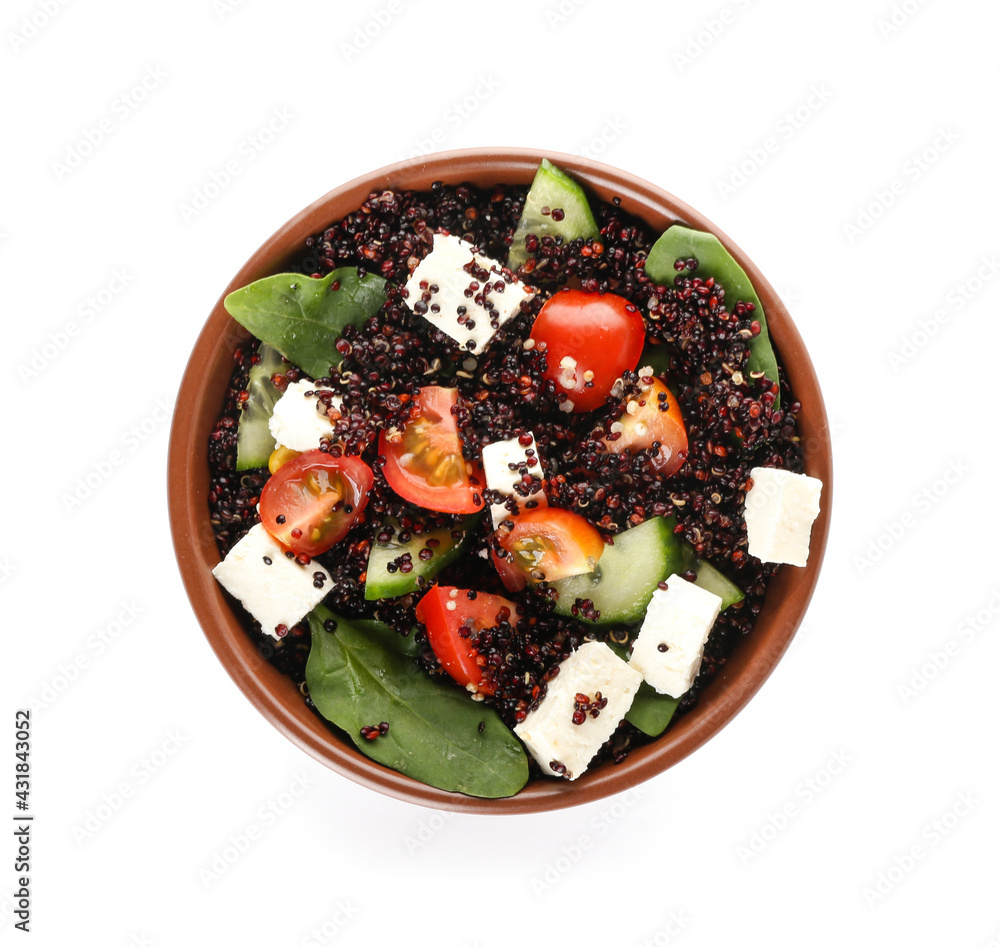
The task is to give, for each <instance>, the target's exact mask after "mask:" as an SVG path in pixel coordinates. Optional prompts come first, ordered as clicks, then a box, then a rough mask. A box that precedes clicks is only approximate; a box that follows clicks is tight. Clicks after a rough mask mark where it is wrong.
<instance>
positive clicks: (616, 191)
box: [168, 149, 832, 813]
mask: <svg viewBox="0 0 1000 947" xmlns="http://www.w3.org/2000/svg"><path fill="white" fill-rule="evenodd" d="M543 157H547V158H549V159H550V160H551V161H553V162H554V163H555V164H557V165H559V166H560V167H562V168H563V169H564V170H566V171H567V172H569V173H570V174H571V175H573V176H574V177H575V178H577V179H578V180H579V181H581V182H582V183H583V184H584V185H585V186H586V188H588V189H589V190H590V191H591V192H592V193H593V194H595V195H596V196H597V197H598V198H600V199H601V200H604V201H609V202H610V201H611V200H612V198H619V199H620V201H621V206H622V209H623V210H625V211H627V212H629V213H631V214H633V215H634V216H636V217H638V218H640V219H641V220H642V221H644V222H645V223H646V224H647V225H648V226H649V227H650V228H651V229H652V230H653V231H655V232H660V231H662V230H664V229H665V228H666V227H667V226H669V225H670V224H671V223H673V222H675V221H680V222H682V223H684V224H686V225H688V226H691V227H693V228H695V229H698V230H707V231H710V232H712V233H714V234H715V235H716V236H717V237H718V238H719V239H720V240H721V241H722V243H723V244H724V245H725V246H726V247H727V249H728V250H729V251H730V253H732V255H733V256H734V257H735V258H736V259H737V260H738V261H739V263H740V264H741V265H742V267H743V268H744V270H746V272H747V274H748V275H749V276H750V279H751V280H752V282H753V284H754V286H755V288H756V290H757V293H758V295H759V296H760V299H761V302H762V303H763V305H764V310H765V312H766V314H767V319H768V326H769V330H770V333H771V338H772V341H773V344H774V347H775V348H776V350H777V352H778V358H779V360H780V361H781V363H782V365H783V367H784V369H785V372H786V374H787V376H788V379H789V382H790V384H791V387H792V390H793V391H794V392H795V395H796V398H797V400H799V401H801V403H802V411H801V414H800V416H799V428H800V430H799V434H800V436H801V439H802V443H803V445H804V453H805V471H806V473H808V474H809V475H811V476H813V477H817V478H819V479H820V480H822V481H823V503H822V507H823V508H822V512H821V513H820V516H819V518H818V519H817V521H816V523H815V524H814V526H813V530H812V538H811V543H810V555H809V564H808V566H806V567H805V568H794V567H791V566H785V567H783V568H782V569H781V570H780V571H779V573H778V575H777V576H776V577H775V578H774V579H773V581H772V583H771V585H770V587H769V589H768V593H767V597H766V601H765V604H764V608H763V610H762V612H761V614H760V616H759V618H758V620H757V624H756V627H755V628H754V630H753V632H752V633H751V634H750V635H748V636H747V637H746V638H745V639H743V640H741V641H740V642H738V644H737V647H736V648H735V649H734V652H733V653H732V655H731V656H730V658H729V659H728V661H727V663H726V665H725V666H724V667H723V668H722V669H721V671H720V672H719V673H718V674H717V675H716V676H715V677H714V678H713V679H712V680H711V682H710V683H709V684H708V686H707V687H706V688H705V689H704V690H703V691H702V693H701V695H700V698H699V701H698V704H697V706H696V707H695V708H694V709H693V710H691V711H690V712H688V713H687V714H685V715H683V716H681V717H679V718H678V719H677V720H676V721H675V722H674V723H673V724H672V725H671V727H670V728H669V729H668V730H667V732H666V733H665V734H664V735H663V736H661V737H659V738H658V739H656V740H655V741H653V742H652V743H649V744H647V745H644V746H641V747H638V748H636V749H634V750H632V751H631V752H630V754H629V756H628V758H627V759H626V760H625V762H624V763H622V764H620V765H617V766H613V765H607V766H603V767H599V768H597V769H595V770H594V772H592V773H585V774H584V775H583V776H581V777H580V778H579V779H578V780H576V781H574V782H572V783H568V782H565V781H563V780H556V779H540V780H534V781H532V782H529V783H528V785H527V786H526V787H525V788H524V789H523V790H522V791H521V792H520V793H518V794H517V795H516V796H513V797H510V798H507V799H479V798H475V797H471V796H465V795H462V794H459V793H452V792H446V791H444V790H440V789H435V788H433V787H430V786H426V785H424V784H422V783H418V782H416V781H415V780H413V779H410V778H409V777H407V776H403V775H402V774H400V773H397V772H395V771H393V770H389V769H386V768H385V767H383V766H381V765H380V764H378V763H375V762H373V761H372V760H369V759H368V758H367V757H365V756H363V755H362V754H361V753H360V752H359V751H358V750H357V749H355V747H354V745H353V744H352V743H351V742H350V740H349V739H348V738H347V737H346V736H344V735H342V734H340V733H339V732H336V731H334V730H332V729H331V728H330V727H329V726H328V725H327V724H326V723H325V722H324V721H323V720H322V719H321V718H320V717H319V716H318V715H316V714H315V713H314V712H313V711H312V710H310V709H309V708H308V707H307V706H306V704H305V701H304V700H303V699H302V695H301V694H300V693H299V690H298V688H297V687H296V685H295V684H294V683H293V682H292V681H291V680H290V679H289V678H287V677H285V676H284V675H283V674H281V673H280V672H279V671H278V670H277V669H276V668H274V667H273V666H272V665H271V664H270V663H269V662H268V661H267V660H266V659H265V658H264V657H262V656H261V655H260V654H259V653H258V647H257V645H256V644H255V642H254V641H253V640H252V639H251V637H250V636H249V635H248V634H247V632H246V631H245V630H244V621H245V618H244V615H243V613H242V609H241V608H240V607H239V605H237V604H235V603H234V602H233V601H232V600H230V599H229V598H228V597H227V596H226V595H225V593H224V592H223V590H222V588H221V587H220V586H219V585H218V583H217V582H216V581H215V579H214V577H213V576H212V568H213V567H214V566H215V565H216V564H217V563H218V561H219V553H218V550H217V548H216V545H215V538H214V535H213V532H212V528H211V525H210V523H209V509H208V499H207V496H208V488H209V463H208V443H209V435H210V433H211V431H212V428H213V426H214V424H215V422H216V420H217V418H218V416H219V414H220V412H221V410H222V403H223V397H224V394H225V391H226V388H227V385H228V383H229V379H230V376H231V374H232V370H233V360H232V352H233V348H234V346H235V345H236V344H237V342H239V341H240V340H241V339H245V338H247V333H246V331H245V330H243V329H242V328H241V327H240V326H238V325H237V324H236V323H235V322H234V321H233V320H232V319H231V318H230V316H229V314H228V313H227V312H226V310H225V308H224V306H223V299H224V298H225V296H226V295H227V294H228V293H229V292H231V291H232V290H234V289H237V288H239V287H241V286H244V285H246V284H247V283H250V282H252V281H253V280H256V279H260V278H261V277H264V276H268V275H270V274H273V273H279V272H282V271H284V270H287V269H288V268H289V267H290V265H291V264H292V262H293V261H295V260H297V259H300V258H301V257H302V256H303V254H304V249H305V240H306V238H307V237H309V236H310V235H312V234H315V233H317V232H319V231H322V230H323V229H325V228H326V227H327V226H329V224H330V223H332V222H334V221H336V220H339V219H340V218H342V217H344V216H346V215H347V214H348V213H350V212H352V211H354V210H356V209H357V208H358V207H359V206H360V205H361V204H362V203H363V202H364V201H365V200H366V199H367V197H368V196H369V194H371V193H372V192H380V191H383V190H386V189H392V190H428V189H430V187H431V185H432V184H433V183H434V182H435V181H442V182H444V183H446V184H459V183H463V182H467V183H472V184H476V185H480V186H490V185H494V184H500V183H505V184H525V185H527V184H529V183H530V182H531V179H532V177H533V176H534V173H535V171H536V169H537V167H538V163H539V161H540V160H541V158H543ZM169 471H170V474H169V480H168V487H169V507H170V520H171V529H172V532H173V540H174V547H175V550H176V554H177V560H178V564H179V567H180V571H181V575H182V578H183V581H184V584H185V587H186V589H187V593H188V596H189V597H190V600H191V603H192V606H193V608H194V611H195V614H196V616H197V618H198V621H199V622H200V624H201V626H202V629H203V630H204V633H205V635H206V636H207V638H208V640H209V642H210V644H211V646H212V648H213V649H214V650H215V653H216V655H217V656H218V658H219V660H220V661H221V662H222V663H223V665H224V666H225V668H226V670H227V671H228V672H229V674H230V675H231V677H232V678H233V680H234V681H235V682H236V684H237V685H238V686H239V688H240V689H241V690H242V691H243V693H244V694H245V695H246V696H247V697H248V698H249V699H250V701H251V702H252V703H253V704H254V706H255V707H256V708H257V709H258V710H259V711H260V712H261V713H262V714H263V715H264V716H265V717H266V718H267V719H268V720H269V721H270V722H271V723H272V724H273V725H274V726H275V727H277V728H278V730H280V731H281V732H282V733H284V734H285V735H286V736H287V737H288V738H289V739H290V740H292V741H293V742H294V743H296V744H298V745H299V746H300V747H301V748H302V749H303V750H305V751H306V752H307V753H309V754H311V755H312V756H313V757H315V758H316V759H317V760H319V761H321V762H322V763H324V764H326V765H327V766H329V767H331V768H332V769H334V770H336V771H338V772H340V773H342V774H343V775H345V776H347V777H348V778H350V779H352V780H354V781H356V782H358V783H361V784H363V785H365V786H368V787H370V788H372V789H375V790H377V791H379V792H382V793H385V794H387V795H390V796H393V797H396V798H399V799H404V800H407V801H410V802H414V803H418V804H422V805H427V806H433V807H436V808H441V809H449V810H455V811H465V812H478V813H516V812H538V811H543V810H548V809H558V808H563V807H567V806H572V805H577V804H579V803H583V802H590V801H593V800H595V799H599V798H602V797H604V796H608V795H611V794H613V793H617V792H622V791H624V790H626V789H629V788H631V787H632V786H635V785H636V784H637V783H640V782H642V781H643V780H646V779H648V778H650V777H651V776H654V775H656V774H657V773H660V772H662V771H663V770H665V769H667V768H668V767H670V766H673V765H674V764H675V763H677V762H678V761H680V760H682V759H683V758H684V757H685V756H687V755H688V754H689V753H691V752H692V751H693V750H695V749H697V748H698V747H699V746H701V745H702V744H703V743H705V742H706V741H707V740H708V739H709V738H711V737H712V736H713V735H714V734H715V733H717V732H718V731H719V730H720V729H721V728H722V727H723V726H725V724H726V723H728V722H729V721H730V720H731V719H732V718H733V717H734V716H735V715H736V713H737V712H739V710H740V709H741V708H742V707H743V706H744V705H745V704H746V703H747V701H749V700H750V698H751V697H752V696H753V695H754V694H755V693H756V692H757V690H758V689H759V688H760V686H761V684H762V683H763V682H764V680H765V679H766V678H767V676H768V675H769V674H770V673H771V671H772V670H773V669H774V666H775V665H776V664H777V662H778V660H779V659H780V658H781V656H782V654H783V653H784V651H785V649H786V648H787V647H788V645H789V643H790V641H791V639H792V636H793V635H794V634H795V631H796V629H797V628H798V626H799V623H800V622H801V620H802V617H803V615H804V613H805V610H806V608H807V606H808V604H809V600H810V598H811V597H812V593H813V589H814V588H815V585H816V582H817V579H818V576H819V570H820V566H821V564H822V561H823V554H824V551H825V547H826V540H827V533H828V530H829V521H830V509H831V496H832V462H831V449H830V437H829V429H828V424H827V418H826V411H825V408H824V405H823V399H822V394H821V392H820V387H819V383H818V380H817V378H816V374H815V371H814V369H813V366H812V363H811V361H810V360H809V356H808V354H807V352H806V350H805V347H804V345H803V343H802V339H801V337H800V336H799V333H798V331H797V330H796V328H795V326H794V324H793V323H792V320H791V317H790V316H789V314H788V312H787V310H786V309H785V307H784V305H783V304H782V303H781V300H780V299H779V298H778V296H777V294H776V293H775V292H774V290H773V289H772V287H771V286H770V284H769V283H768V282H767V281H766V280H765V279H764V277H763V276H762V275H761V273H760V272H759V270H758V269H757V268H756V267H755V266H754V265H753V263H752V262H751V261H750V260H748V259H747V257H746V255H745V254H744V253H743V252H742V251H741V250H740V249H739V247H737V246H736V245H735V244H734V243H733V242H732V241H731V240H730V239H729V238H728V237H727V236H726V235H725V234H723V233H722V232H721V231H720V230H719V229H718V228H717V227H715V226H714V225H713V224H712V223H710V222H709V221H708V220H706V219H705V218H704V217H703V216H701V215H700V214H699V213H697V212H696V211H695V210H693V209H692V208H690V207H688V206H687V205H686V204H684V203H682V202H681V201H679V200H677V199H676V198H675V197H673V196H672V195H670V194H668V193H667V192H665V191H662V190H660V189H659V188H657V187H654V186H653V185H651V184H648V183H647V182H645V181H643V180H641V179H639V178H636V177H634V176H632V175H629V174H627V173H625V172H622V171H619V170H616V169H614V168H611V167H608V166H606V165H602V164H598V163H596V162H592V161H589V160H586V159H582V158H577V157H573V156H570V155H563V154H555V153H551V152H543V151H527V150H519V149H504V150H499V149H477V150H468V151H454V152H446V153H442V154H437V155H430V156H427V157H426V158H424V159H421V160H420V161H417V162H412V161H411V162H403V163H400V164H396V165H392V166H390V167H386V168H382V169H380V170H378V171H375V172H373V173H371V174H368V175H365V176H364V177H361V178H358V179H356V180H354V181H351V182H349V183H348V184H345V185H343V186H341V187H338V188H336V189H334V190H332V191H330V193H328V194H327V195H325V196H324V197H322V198H320V199H319V200H318V201H316V202H315V203H314V204H312V205H311V206H309V207H307V208H306V209H305V210H303V211H302V212H301V213H299V214H297V215H296V216H295V217H293V218H292V219H291V220H289V221H288V223H286V224H285V225H284V226H282V227H281V228H280V229H279V230H278V231H277V232H276V233H275V234H274V235H273V236H271V237H270V238H269V239H268V240H267V241H265V243H264V244H263V245H262V246H261V248H260V249H259V250H258V251H257V252H256V253H255V254H254V255H253V256H252V257H251V258H250V259H249V260H248V261H247V263H246V264H245V265H244V266H243V268H242V269H241V270H240V271H239V272H238V273H237V274H236V275H235V276H234V277H233V279H232V281H231V282H230V283H229V285H228V286H227V287H226V288H225V290H224V292H223V293H222V296H221V297H220V298H219V301H218V302H217V303H216V305H215V308H214V309H213V310H212V312H211V314H210V316H209V317H208V321H207V322H206V323H205V326H204V328H203V330H202V332H201V334H200V336H199V337H198V340H197V342H196V343H195V346H194V350H193V351H192V354H191V358H190V361H189V363H188V366H187V369H186V372H185V374H184V378H183V381H182V383H181V387H180V394H179V396H178V400H177V408H176V411H175V415H174V420H173V426H172V430H171V440H170V450H169Z"/></svg>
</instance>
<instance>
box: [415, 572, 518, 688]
mask: <svg viewBox="0 0 1000 947" xmlns="http://www.w3.org/2000/svg"><path fill="white" fill-rule="evenodd" d="M475 595H476V597H475V598H474V599H470V598H469V593H468V591H467V590H466V589H455V588H450V587H446V586H441V585H436V586H435V587H434V588H432V589H431V590H430V591H429V592H428V593H427V594H426V595H425V596H424V597H423V598H422V599H421V600H420V601H419V602H418V603H417V621H419V622H420V623H421V624H422V625H424V627H426V629H427V640H428V641H429V642H430V646H431V648H432V649H433V650H434V654H435V655H437V659H438V661H440V662H441V666H442V667H443V668H444V669H445V670H446V671H447V672H448V673H449V674H450V675H451V676H452V678H454V679H455V681H457V682H458V683H459V684H461V685H462V686H463V687H468V686H469V685H472V686H473V687H474V688H475V689H476V690H478V691H481V692H482V693H484V694H492V693H493V691H494V686H493V683H492V682H491V681H488V680H484V679H483V670H482V664H481V663H480V662H481V661H482V658H479V652H478V651H477V650H476V648H475V647H473V646H472V645H471V644H470V642H469V638H470V637H471V636H472V634H473V633H474V632H477V631H482V630H483V629H484V628H495V627H496V626H497V625H498V624H499V623H500V622H501V621H509V622H511V624H514V623H516V622H517V617H516V613H517V606H516V605H515V604H514V603H513V602H510V601H508V600H507V599H505V598H503V597H502V596H500V595H487V594H486V593H485V592H476V593H475ZM503 609H506V614H504V611H503ZM477 658H478V659H479V660H477ZM483 663H485V662H483Z"/></svg>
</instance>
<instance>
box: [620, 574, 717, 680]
mask: <svg viewBox="0 0 1000 947" xmlns="http://www.w3.org/2000/svg"><path fill="white" fill-rule="evenodd" d="M721 608H722V599H721V598H719V596H718V595H716V594H715V593H714V592H708V591H706V590H705V589H702V588H699V587H698V586H697V585H695V584H694V583H693V582H688V581H687V580H685V579H684V578H683V576H679V575H676V574H674V575H672V576H670V577H669V578H668V579H667V588H666V590H664V589H660V588H658V589H657V590H656V591H655V592H654V593H653V598H652V599H651V600H650V603H649V607H648V608H647V609H646V617H645V618H644V619H643V622H642V628H641V629H640V630H639V634H638V636H637V637H636V639H635V644H634V645H633V646H632V654H631V656H630V657H629V662H628V663H629V667H631V668H634V669H635V670H636V671H638V672H639V673H640V674H642V676H643V678H644V679H645V681H646V683H647V684H649V685H650V686H651V687H652V688H653V689H654V690H655V691H656V692H657V693H658V694H668V695H669V696H670V697H680V696H681V695H682V694H684V693H686V692H687V691H689V690H690V689H691V685H692V684H693V683H694V679H695V677H696V676H697V675H698V668H700V667H701V658H702V655H703V654H704V652H705V642H706V641H707V640H708V634H709V632H710V631H711V630H712V626H713V625H714V624H715V620H716V619H717V618H718V617H719V611H720V610H721Z"/></svg>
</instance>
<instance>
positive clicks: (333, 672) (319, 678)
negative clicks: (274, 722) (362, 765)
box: [306, 605, 528, 799]
mask: <svg viewBox="0 0 1000 947" xmlns="http://www.w3.org/2000/svg"><path fill="white" fill-rule="evenodd" d="M331 618H333V619H335V620H336V622H337V627H336V630H335V631H333V632H328V631H326V630H324V627H323V624H324V622H326V621H327V620H329V619H331ZM309 627H310V629H311V631H312V648H311V650H310V652H309V660H308V662H307V663H306V683H307V684H308V685H309V696H310V697H311V698H312V700H313V703H315V705H316V707H317V709H318V710H319V712H320V713H321V714H322V715H323V716H324V717H326V719H327V720H329V721H330V722H331V723H333V724H335V725H336V726H338V727H340V728H341V729H342V730H344V731H345V732H346V733H347V735H348V736H349V737H350V738H351V739H352V740H353V741H354V743H355V745H356V746H357V747H358V749H359V750H361V752H362V753H364V754H365V755H366V756H369V757H371V758H372V759H373V760H376V761H378V762H379V763H382V764H383V765H384V766H388V767H389V768H391V769H394V770H398V771H399V772H400V773H405V774H406V775H407V776H411V777H413V778H414V779H417V780H419V781H420V782H422V783H426V784H428V785H429V786H436V787H437V788H438V789H446V790H449V791H453V792H464V793H467V794H468V795H471V796H484V797H487V798H491V799H495V798H499V797H501V796H512V795H514V793H516V792H517V791H518V790H519V789H521V788H522V787H523V786H524V784H525V783H526V782H527V780H528V760H527V757H526V756H525V753H524V748H523V747H522V746H521V743H520V741H519V740H518V739H517V737H515V736H514V734H513V733H511V731H510V730H509V729H508V728H507V727H506V726H505V725H504V723H503V721H502V720H501V719H500V716H499V715H498V714H497V713H496V711H495V710H493V709H492V708H489V707H486V706H485V705H483V704H482V703H477V702H476V701H474V700H472V698H471V696H470V695H469V694H468V693H465V692H463V691H461V690H459V689H458V688H456V687H452V686H450V685H449V684H446V683H443V682H439V681H435V680H432V679H431V678H430V677H428V676H427V675H426V674H425V673H424V672H423V671H422V670H421V669H420V668H419V667H417V666H416V664H415V663H414V661H413V654H414V653H415V648H416V645H415V642H413V641H412V639H411V638H403V637H401V636H400V635H398V634H397V633H396V632H395V631H393V630H392V629H391V628H389V627H388V626H386V625H383V624H382V623H380V622H376V621H355V620H353V619H345V618H341V617H340V616H339V615H334V614H333V613H332V612H331V611H329V609H327V608H325V607H323V606H322V605H320V606H319V607H317V608H316V609H314V610H313V611H312V612H311V613H310V614H309ZM383 720H384V721H386V722H387V723H388V724H389V730H388V732H387V733H386V734H385V735H383V736H380V737H377V738H375V739H373V740H368V739H366V738H365V737H363V736H361V732H360V731H361V728H362V727H365V726H368V727H370V726H378V724H379V723H381V722H382V721H383ZM480 726H482V729H481V730H480Z"/></svg>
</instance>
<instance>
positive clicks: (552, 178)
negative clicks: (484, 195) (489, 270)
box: [507, 158, 600, 270]
mask: <svg viewBox="0 0 1000 947" xmlns="http://www.w3.org/2000/svg"><path fill="white" fill-rule="evenodd" d="M543 207H547V208H549V210H550V213H548V214H543V213H542V208H543ZM557 208H558V209H559V210H561V211H562V212H563V215H564V216H563V218H562V219H561V220H554V219H553V217H552V214H551V211H552V210H555V209H557ZM529 233H533V234H535V235H536V236H538V237H542V236H544V235H546V234H548V235H549V236H552V237H562V239H563V242H564V243H568V242H569V241H570V240H576V239H578V238H580V237H597V236H598V235H599V233H600V231H599V230H598V229H597V222H596V221H595V220H594V215H593V213H592V212H591V210H590V204H588V203H587V196H586V195H585V194H584V193H583V188H582V187H580V185H579V184H577V182H576V181H574V180H573V179H572V178H571V177H570V176H569V175H568V174H566V172H565V171H562V170H560V169H559V168H557V167H556V166H555V165H554V164H552V162H551V161H549V160H548V159H546V158H542V163H541V165H539V167H538V171H537V172H536V174H535V179H534V180H533V181H532V182H531V189H530V190H529V191H528V196H527V198H525V201H524V210H523V211H522V212H521V219H520V220H519V221H518V224H517V230H515V231H514V240H513V242H512V243H511V245H510V254H509V256H508V257H507V266H508V267H510V269H512V270H516V269H517V268H518V267H519V266H521V264H523V263H524V261H525V260H527V259H528V251H527V248H526V247H525V244H524V241H525V238H526V237H527V236H528V234H529Z"/></svg>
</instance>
